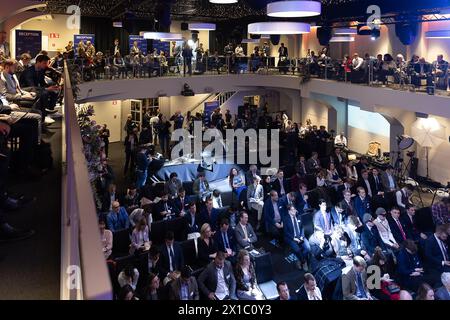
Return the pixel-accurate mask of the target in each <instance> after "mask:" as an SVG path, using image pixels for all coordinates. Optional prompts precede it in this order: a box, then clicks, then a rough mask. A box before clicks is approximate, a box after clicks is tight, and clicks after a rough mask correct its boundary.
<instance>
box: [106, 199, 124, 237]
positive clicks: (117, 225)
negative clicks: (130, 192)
mask: <svg viewBox="0 0 450 320" xmlns="http://www.w3.org/2000/svg"><path fill="white" fill-rule="evenodd" d="M106 225H107V226H108V229H109V230H111V231H112V232H116V231H120V230H124V229H128V228H129V227H130V219H129V217H128V213H127V211H126V210H125V208H124V207H121V206H120V203H119V202H118V201H114V202H113V203H112V210H111V212H110V213H108V216H107V217H106Z"/></svg>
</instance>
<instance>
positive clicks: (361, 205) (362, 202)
mask: <svg viewBox="0 0 450 320" xmlns="http://www.w3.org/2000/svg"><path fill="white" fill-rule="evenodd" d="M357 192H358V195H357V196H356V197H355V200H354V207H355V211H356V213H357V214H358V217H359V219H360V220H361V221H362V220H363V217H364V214H365V213H371V212H372V211H371V207H370V202H371V200H370V197H369V196H368V195H366V190H364V188H363V187H358V189H357Z"/></svg>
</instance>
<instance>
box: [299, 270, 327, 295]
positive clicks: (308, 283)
mask: <svg viewBox="0 0 450 320" xmlns="http://www.w3.org/2000/svg"><path fill="white" fill-rule="evenodd" d="M303 279H304V280H305V282H304V283H303V285H302V286H301V288H300V290H299V292H298V293H297V295H298V300H302V301H309V300H322V293H321V292H320V289H319V287H317V282H316V278H315V277H314V276H313V275H312V274H311V273H305V274H304V276H303Z"/></svg>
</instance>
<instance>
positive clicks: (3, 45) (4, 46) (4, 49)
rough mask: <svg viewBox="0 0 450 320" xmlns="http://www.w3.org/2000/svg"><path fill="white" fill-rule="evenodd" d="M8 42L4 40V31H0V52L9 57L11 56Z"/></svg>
mask: <svg viewBox="0 0 450 320" xmlns="http://www.w3.org/2000/svg"><path fill="white" fill-rule="evenodd" d="M9 48H10V46H9V42H7V41H6V32H5V31H0V53H3V56H4V57H7V58H9V57H10V56H11V52H10V49H9Z"/></svg>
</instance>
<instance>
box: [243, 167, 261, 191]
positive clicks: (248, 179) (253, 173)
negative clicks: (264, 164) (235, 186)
mask: <svg viewBox="0 0 450 320" xmlns="http://www.w3.org/2000/svg"><path fill="white" fill-rule="evenodd" d="M256 177H259V175H258V167H257V166H256V165H255V164H252V165H251V166H250V168H249V170H248V171H247V172H246V173H245V184H246V185H247V186H250V185H252V184H253V181H254V180H253V178H256Z"/></svg>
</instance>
